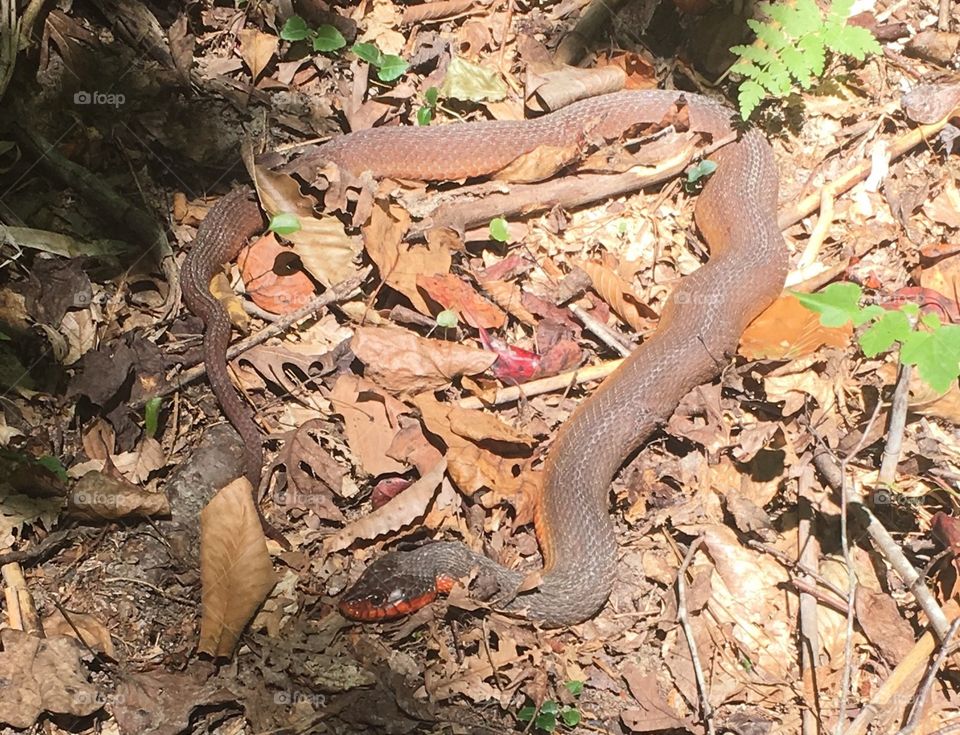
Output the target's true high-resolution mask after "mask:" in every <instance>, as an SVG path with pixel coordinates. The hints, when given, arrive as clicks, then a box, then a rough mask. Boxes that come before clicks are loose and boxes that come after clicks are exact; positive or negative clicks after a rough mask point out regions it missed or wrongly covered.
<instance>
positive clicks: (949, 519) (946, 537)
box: [930, 511, 960, 552]
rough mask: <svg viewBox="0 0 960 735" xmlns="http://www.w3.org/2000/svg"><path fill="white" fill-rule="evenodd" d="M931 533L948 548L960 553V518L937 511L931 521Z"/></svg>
mask: <svg viewBox="0 0 960 735" xmlns="http://www.w3.org/2000/svg"><path fill="white" fill-rule="evenodd" d="M930 532H931V533H932V534H933V537H934V538H935V539H937V541H939V542H940V543H941V544H943V545H944V546H945V547H946V548H948V549H953V550H954V551H955V552H958V551H960V518H954V517H953V516H950V515H947V514H946V513H944V512H943V511H937V512H936V513H934V515H933V518H932V519H931V520H930Z"/></svg>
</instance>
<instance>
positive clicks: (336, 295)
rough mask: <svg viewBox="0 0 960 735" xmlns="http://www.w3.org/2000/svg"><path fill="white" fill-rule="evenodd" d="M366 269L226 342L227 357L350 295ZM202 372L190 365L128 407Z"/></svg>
mask: <svg viewBox="0 0 960 735" xmlns="http://www.w3.org/2000/svg"><path fill="white" fill-rule="evenodd" d="M370 270H371V268H370V266H367V267H366V268H364V269H363V270H362V271H360V273H358V274H357V275H355V276H353V277H352V278H348V279H347V280H346V281H343V282H342V283H339V284H337V285H336V286H334V287H333V288H331V289H329V290H328V291H325V292H324V293H322V294H320V295H319V296H317V297H316V298H315V299H313V300H312V301H310V302H309V303H308V304H306V305H305V306H303V307H302V308H300V309H297V310H296V311H294V312H292V313H290V314H285V315H284V316H282V317H281V318H279V319H277V321H275V322H273V323H272V324H269V325H267V326H266V327H264V328H263V329H261V330H260V331H259V332H256V333H255V334H251V335H249V336H247V337H244V338H243V339H241V340H238V341H236V342H234V343H233V344H232V345H230V349H228V350H227V359H228V360H232V359H233V358H235V357H236V356H237V355H242V354H243V353H244V352H246V351H247V350H249V349H251V348H252V347H256V346H257V345H259V344H261V343H263V342H266V341H267V340H268V339H270V338H271V337H274V336H276V335H278V334H281V333H283V332H284V331H286V330H287V329H289V328H290V326H291V325H293V324H295V323H296V322H298V321H300V320H301V319H305V318H306V317H309V316H312V315H313V314H314V313H315V312H317V311H319V310H320V309H322V308H323V307H324V306H328V305H330V304H333V303H336V302H338V301H343V300H344V299H348V298H350V297H351V296H353V295H354V294H355V293H356V292H357V290H358V289H359V288H360V284H361V283H363V280H364V279H365V278H366V277H367V275H368V274H369V273H370ZM205 372H206V365H204V364H203V363H200V364H198V365H194V366H193V367H191V368H189V369H187V370H184V371H183V372H182V373H180V376H179V378H178V379H176V380H172V381H170V383H168V384H167V385H166V386H164V387H163V388H161V389H160V390H159V391H157V392H156V393H153V394H152V395H149V396H145V397H143V398H141V399H139V400H138V401H136V402H133V403H131V407H132V408H134V409H138V408H142V407H143V406H144V404H145V403H146V402H147V401H148V400H150V399H151V398H160V397H163V396H167V395H170V394H171V393H173V392H175V391H178V390H180V388H182V387H183V386H185V385H188V384H189V383H192V382H193V381H194V380H196V379H197V378H199V377H201V376H202V375H203V374H204V373H205Z"/></svg>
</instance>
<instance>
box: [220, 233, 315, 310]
mask: <svg viewBox="0 0 960 735" xmlns="http://www.w3.org/2000/svg"><path fill="white" fill-rule="evenodd" d="M295 257H296V256H295V255H294V253H293V251H292V250H291V249H290V248H285V247H283V246H282V245H281V244H280V243H279V242H277V238H276V237H275V236H274V235H273V233H270V234H269V235H266V236H264V237H261V238H260V239H259V240H257V241H256V242H255V243H253V245H251V246H250V247H248V248H246V249H245V250H244V251H243V252H241V253H240V258H239V262H240V266H241V270H240V272H241V274H242V275H243V282H244V283H245V284H247V293H248V294H250V298H251V299H253V302H254V303H255V304H256V305H257V306H259V307H260V308H261V309H265V310H267V311H269V312H271V313H272V314H289V313H290V312H292V311H296V310H297V309H299V308H300V307H302V306H303V305H304V304H306V303H307V302H308V301H309V300H310V299H312V298H313V297H314V295H315V292H314V288H313V282H312V281H311V280H310V278H309V277H307V274H306V273H304V272H303V271H301V270H296V271H293V272H292V273H290V275H277V273H276V270H275V269H277V264H278V258H280V259H281V260H280V261H279V263H280V265H281V267H282V266H283V265H284V262H283V261H284V259H287V258H289V259H290V260H289V261H288V262H292V261H293V260H294V259H295Z"/></svg>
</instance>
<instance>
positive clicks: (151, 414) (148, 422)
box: [143, 397, 163, 438]
mask: <svg viewBox="0 0 960 735" xmlns="http://www.w3.org/2000/svg"><path fill="white" fill-rule="evenodd" d="M162 405H163V399H162V398H159V397H157V398H151V399H150V400H149V401H147V402H146V404H144V406H143V430H144V433H146V435H147V436H148V437H150V438H153V437H155V436H156V435H157V426H159V424H160V406H162Z"/></svg>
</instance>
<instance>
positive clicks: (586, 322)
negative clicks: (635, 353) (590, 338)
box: [567, 304, 630, 357]
mask: <svg viewBox="0 0 960 735" xmlns="http://www.w3.org/2000/svg"><path fill="white" fill-rule="evenodd" d="M567 308H568V309H569V310H570V311H572V312H573V313H574V315H575V316H576V317H577V319H579V320H580V321H581V323H582V324H583V326H585V327H586V328H587V330H589V331H590V333H591V334H593V335H594V336H595V337H596V338H597V339H599V340H600V341H601V342H603V343H604V344H605V345H606V346H607V347H609V348H610V349H611V350H613V351H614V352H616V353H618V354H620V355H622V356H623V357H627V356H628V355H629V354H630V348H629V347H627V346H625V345H624V344H623V342H621V341H620V338H619V337H617V335H616V334H614V333H613V332H612V331H610V329H609V328H608V327H607V325H606V324H603V323H601V322H599V321H597V320H596V319H594V318H593V317H592V316H590V315H589V314H588V313H587V312H585V311H584V310H583V309H581V308H580V307H579V306H577V305H576V304H569V305H568V306H567Z"/></svg>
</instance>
